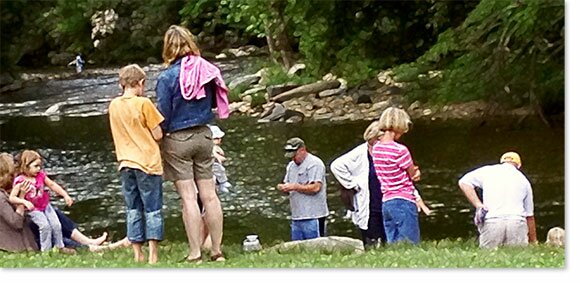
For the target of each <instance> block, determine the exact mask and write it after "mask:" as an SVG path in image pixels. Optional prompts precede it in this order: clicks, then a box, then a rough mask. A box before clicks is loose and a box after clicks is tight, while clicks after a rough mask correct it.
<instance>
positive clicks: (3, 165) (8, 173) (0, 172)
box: [0, 152, 14, 191]
mask: <svg viewBox="0 0 580 283" xmlns="http://www.w3.org/2000/svg"><path fill="white" fill-rule="evenodd" d="M13 178H14V157H12V155H10V154H9V153H6V152H2V153H0V189H4V190H6V191H8V190H10V189H11V188H12V179H13Z"/></svg>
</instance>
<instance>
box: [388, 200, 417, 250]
mask: <svg viewBox="0 0 580 283" xmlns="http://www.w3.org/2000/svg"><path fill="white" fill-rule="evenodd" d="M383 223H384V226H385V234H386V236H387V242H388V243H389V244H391V243H396V242H399V241H410V242H411V243H413V244H418V243H419V240H420V234H419V214H418V212H417V206H416V205H415V204H414V203H413V202H411V201H408V200H404V199H392V200H388V201H386V202H383Z"/></svg>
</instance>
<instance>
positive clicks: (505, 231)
mask: <svg viewBox="0 0 580 283" xmlns="http://www.w3.org/2000/svg"><path fill="white" fill-rule="evenodd" d="M521 165H522V162H521V159H520V156H519V155H518V154H517V153H515V152H507V153H505V154H504V155H502V157H501V158H500V164H495V165H488V166H483V167H480V168H478V169H475V170H473V171H471V172H468V173H467V174H465V175H464V176H463V177H462V178H461V179H459V187H460V188H461V190H462V191H463V193H464V194H465V196H466V197H467V199H468V200H469V202H470V203H471V204H472V205H473V206H474V207H475V208H476V219H475V222H476V225H478V229H479V233H480V235H479V246H480V247H481V248H495V247H498V246H501V245H506V246H527V245H528V243H536V242H537V239H536V223H535V218H534V199H533V194H532V186H531V184H530V182H529V181H528V179H527V178H526V176H524V174H523V173H522V172H520V170H519V169H520V167H521ZM476 187H477V188H481V190H482V191H483V202H482V201H481V200H480V199H479V197H478V196H477V194H476V192H475V188H476Z"/></svg>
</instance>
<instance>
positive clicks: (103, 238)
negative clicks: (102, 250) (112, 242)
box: [92, 232, 108, 246]
mask: <svg viewBox="0 0 580 283" xmlns="http://www.w3.org/2000/svg"><path fill="white" fill-rule="evenodd" d="M107 235H108V234H107V232H103V235H102V236H100V237H98V238H96V239H93V241H92V244H93V245H95V246H99V245H101V244H102V243H104V242H105V241H106V240H107Z"/></svg>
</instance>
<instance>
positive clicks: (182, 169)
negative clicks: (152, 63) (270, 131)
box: [155, 25, 229, 263]
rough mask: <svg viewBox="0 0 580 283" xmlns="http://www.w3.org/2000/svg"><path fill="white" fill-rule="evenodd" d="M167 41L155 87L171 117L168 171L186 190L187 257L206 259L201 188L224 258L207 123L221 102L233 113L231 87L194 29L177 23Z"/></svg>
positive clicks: (224, 112) (217, 254) (215, 254)
mask: <svg viewBox="0 0 580 283" xmlns="http://www.w3.org/2000/svg"><path fill="white" fill-rule="evenodd" d="M163 41H164V42H163V61H164V65H165V66H166V67H167V69H165V70H164V71H163V72H162V73H161V74H160V75H159V78H158V79H157V86H156V89H155V91H156V93H157V108H158V109H159V111H160V112H161V114H163V116H164V117H165V120H164V121H163V122H162V123H161V128H162V130H163V133H166V134H165V136H164V137H163V139H162V142H161V155H162V158H163V177H164V179H165V180H169V181H172V182H173V183H174V185H175V188H176V189H177V193H178V194H179V195H180V196H181V202H182V217H183V223H184V225H185V231H186V234H187V239H188V242H189V253H188V255H187V256H186V257H185V261H188V262H193V263H200V262H201V261H202V257H201V250H200V246H201V243H200V235H199V233H200V228H199V227H200V226H201V225H202V220H201V216H200V210H199V206H198V204H197V197H198V192H199V198H200V199H201V202H202V204H203V207H204V208H205V211H206V214H205V218H206V223H207V225H208V229H209V234H210V237H211V241H212V248H211V257H210V259H211V260H212V261H224V260H225V258H224V256H223V254H222V251H221V242H222V235H223V213H222V209H221V203H220V200H219V198H218V197H217V194H216V190H215V184H214V181H213V172H212V165H213V161H214V159H213V153H212V150H213V141H212V133H211V131H210V129H209V128H208V126H207V124H210V123H212V122H213V120H214V114H213V111H212V108H213V107H215V106H217V115H218V117H219V118H220V119H225V118H227V117H228V115H229V111H228V98H227V93H228V89H227V87H226V84H225V82H224V80H223V78H222V75H221V72H220V70H219V69H218V68H217V67H216V66H215V65H213V64H212V63H210V62H208V61H207V60H205V59H204V58H202V57H201V52H200V51H199V48H198V47H197V46H196V44H195V43H194V39H193V35H192V34H191V32H190V31H189V30H188V29H186V28H183V27H181V26H176V25H172V26H170V27H169V29H168V30H167V32H166V33H165V38H164V40H163Z"/></svg>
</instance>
